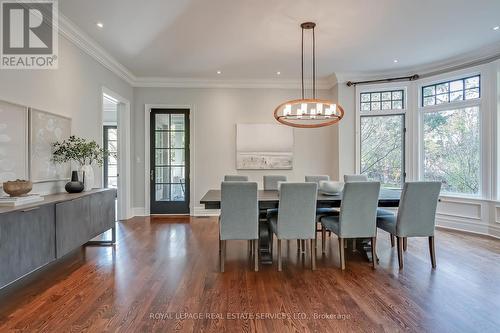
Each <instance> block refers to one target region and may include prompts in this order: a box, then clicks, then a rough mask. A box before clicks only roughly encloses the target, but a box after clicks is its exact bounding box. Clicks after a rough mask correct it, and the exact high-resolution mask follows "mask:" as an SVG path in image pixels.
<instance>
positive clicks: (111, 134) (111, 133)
mask: <svg viewBox="0 0 500 333" xmlns="http://www.w3.org/2000/svg"><path fill="white" fill-rule="evenodd" d="M117 132H118V130H117V129H116V128H108V140H113V141H116V140H118V135H117Z"/></svg>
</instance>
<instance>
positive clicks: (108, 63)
mask: <svg viewBox="0 0 500 333" xmlns="http://www.w3.org/2000/svg"><path fill="white" fill-rule="evenodd" d="M59 34H60V35H62V36H63V37H65V38H66V39H68V40H69V41H70V42H72V43H73V44H74V45H75V46H77V47H78V48H80V49H81V50H82V51H84V52H85V53H87V54H88V55H89V56H91V57H92V58H94V59H95V60H96V61H97V62H99V63H100V64H101V65H103V66H104V67H106V68H107V69H109V70H110V71H111V72H113V73H115V74H116V75H117V76H119V77H120V78H122V79H124V80H125V81H126V82H127V83H128V84H130V85H133V83H134V82H135V81H136V80H137V78H136V77H135V76H134V75H133V74H132V72H131V71H130V70H128V68H126V67H125V66H123V65H122V64H121V63H119V62H118V61H117V60H116V59H115V58H114V57H113V56H112V55H111V54H109V53H108V52H106V50H104V49H103V48H102V47H101V46H100V45H99V44H98V43H97V42H96V41H94V40H93V39H92V38H91V37H90V36H89V35H87V34H86V33H85V32H83V31H82V30H81V29H80V28H79V27H77V26H76V25H75V24H74V23H73V22H71V20H69V19H68V18H67V17H66V16H64V15H63V14H62V13H61V12H59Z"/></svg>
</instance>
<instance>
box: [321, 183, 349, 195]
mask: <svg viewBox="0 0 500 333" xmlns="http://www.w3.org/2000/svg"><path fill="white" fill-rule="evenodd" d="M343 189H344V183H342V182H334V181H330V180H320V181H319V191H320V192H321V193H323V194H326V195H335V194H339V193H340V192H342V190H343Z"/></svg>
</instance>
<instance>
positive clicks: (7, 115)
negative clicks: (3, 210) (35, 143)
mask: <svg viewBox="0 0 500 333" xmlns="http://www.w3.org/2000/svg"><path fill="white" fill-rule="evenodd" d="M16 179H28V108H27V107H25V106H21V105H16V104H12V103H9V102H5V101H0V187H2V183H3V182H6V181H9V180H16Z"/></svg>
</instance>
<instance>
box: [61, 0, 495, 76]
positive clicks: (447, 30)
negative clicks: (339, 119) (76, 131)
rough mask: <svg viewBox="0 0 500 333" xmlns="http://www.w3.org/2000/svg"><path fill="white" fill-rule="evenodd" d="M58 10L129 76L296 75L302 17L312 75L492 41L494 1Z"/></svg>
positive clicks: (428, 59)
mask: <svg viewBox="0 0 500 333" xmlns="http://www.w3.org/2000/svg"><path fill="white" fill-rule="evenodd" d="M59 8H60V10H61V12H62V13H63V15H64V16H66V17H67V18H69V19H70V20H71V21H72V22H73V23H75V24H76V25H77V26H78V27H79V28H80V29H82V30H83V31H84V32H85V33H87V34H88V35H90V36H91V37H92V38H93V39H94V40H95V41H97V42H98V43H99V44H100V45H101V46H102V47H103V48H104V49H105V50H106V51H107V52H109V53H110V54H111V55H112V56H113V57H115V58H116V59H117V60H118V61H119V62H120V63H121V64H122V65H124V66H125V67H127V68H128V69H129V70H130V71H131V72H132V73H133V75H135V76H137V77H168V78H207V79H211V78H218V77H223V78H225V79H276V72H277V71H280V72H281V73H282V74H281V76H280V79H296V78H298V77H299V76H300V72H299V70H300V27H299V24H300V23H301V22H303V21H306V20H312V21H315V22H317V24H318V25H317V29H316V50H317V73H318V77H320V78H325V77H327V76H329V75H332V74H334V73H370V72H380V71H391V72H397V71H402V70H405V69H412V68H418V67H421V66H425V65H429V64H432V63H436V62H442V61H444V60H446V59H450V58H454V57H457V56H460V55H462V54H465V53H469V52H477V51H478V50H481V49H482V48H483V49H486V48H489V47H492V46H493V45H495V44H497V45H498V44H499V42H500V30H497V31H494V30H493V29H492V28H493V27H494V26H497V25H500V1H498V0H476V1H470V0H418V1H416V0H377V1H373V0H351V1H346V0H343V1H341V0H288V1H286V0H282V1H279V0H148V1H138V0H105V1H104V0H85V1H82V0H60V1H59ZM97 22H102V23H103V24H104V28H103V29H99V28H98V27H97V26H96V23H97ZM394 59H398V63H397V64H396V63H394V62H393V60H394ZM217 70H221V71H222V74H221V75H217V74H216V72H217Z"/></svg>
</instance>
